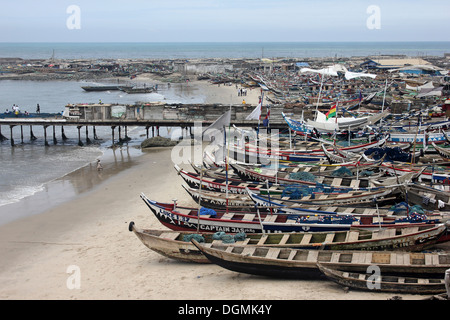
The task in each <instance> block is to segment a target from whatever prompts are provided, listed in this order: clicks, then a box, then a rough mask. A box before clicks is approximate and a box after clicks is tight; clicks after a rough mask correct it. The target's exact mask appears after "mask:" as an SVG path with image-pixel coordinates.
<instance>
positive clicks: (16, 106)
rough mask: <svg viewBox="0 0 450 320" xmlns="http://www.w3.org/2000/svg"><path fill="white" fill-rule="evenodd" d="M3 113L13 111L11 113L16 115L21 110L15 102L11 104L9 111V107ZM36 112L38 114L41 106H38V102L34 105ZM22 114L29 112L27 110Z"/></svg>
mask: <svg viewBox="0 0 450 320" xmlns="http://www.w3.org/2000/svg"><path fill="white" fill-rule="evenodd" d="M5 113H6V114H9V113H13V114H15V115H16V116H18V115H19V114H20V113H21V112H20V108H19V106H18V105H16V104H13V106H12V108H11V111H10V110H9V109H6V111H5ZM36 113H37V114H40V113H41V107H40V106H39V103H38V104H37V106H36ZM24 114H25V115H29V112H28V111H25V112H24Z"/></svg>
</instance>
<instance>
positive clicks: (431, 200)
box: [406, 184, 450, 211]
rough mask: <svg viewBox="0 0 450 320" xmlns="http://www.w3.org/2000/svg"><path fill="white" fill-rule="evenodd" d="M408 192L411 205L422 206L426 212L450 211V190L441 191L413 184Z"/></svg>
mask: <svg viewBox="0 0 450 320" xmlns="http://www.w3.org/2000/svg"><path fill="white" fill-rule="evenodd" d="M443 187H444V186H443ZM445 187H448V186H445ZM406 192H407V195H408V201H409V202H410V203H413V204H417V205H421V206H422V207H423V208H424V209H426V210H438V211H450V190H448V189H444V190H439V189H436V188H432V187H428V186H425V185H420V184H412V185H409V186H408V187H407V188H406Z"/></svg>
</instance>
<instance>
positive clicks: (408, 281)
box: [317, 263, 446, 294]
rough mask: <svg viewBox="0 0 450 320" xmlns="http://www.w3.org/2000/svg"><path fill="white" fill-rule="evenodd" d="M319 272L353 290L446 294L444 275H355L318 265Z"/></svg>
mask: <svg viewBox="0 0 450 320" xmlns="http://www.w3.org/2000/svg"><path fill="white" fill-rule="evenodd" d="M317 267H318V268H319V270H320V271H321V272H322V273H323V274H324V275H325V276H326V277H327V278H328V279H330V280H332V281H334V282H336V283H338V284H340V285H342V286H344V287H349V288H352V289H357V290H365V291H372V292H392V293H408V294H440V293H444V292H446V288H445V279H444V274H443V275H442V279H434V278H423V277H419V276H418V277H402V276H389V275H383V274H380V275H375V274H374V273H355V272H347V271H340V270H336V269H333V268H327V267H325V266H324V265H322V264H321V263H318V264H317Z"/></svg>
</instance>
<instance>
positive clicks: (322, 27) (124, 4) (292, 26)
mask: <svg viewBox="0 0 450 320" xmlns="http://www.w3.org/2000/svg"><path fill="white" fill-rule="evenodd" d="M73 6H76V8H78V9H79V14H78V13H77V12H75V11H73V10H68V9H69V8H73ZM374 6H375V8H376V11H373V10H372V9H370V8H373V7H374ZM0 7H1V8H2V10H1V11H0V42H249V41H250V42H316V41H317V42H323V41H450V33H449V32H448V30H449V28H450V25H449V21H450V1H447V0H428V1H427V0H410V1H406V0H389V1H387V0H369V1H367V0H342V1H338V0H278V1H277V0H270V1H269V0H163V1H159V0H158V1H153V0H127V1H124V0H110V1H104V0H88V1H86V0H52V1H50V0H40V1H35V0H34V1H32V0H15V1H10V0H0ZM368 9H370V10H368Z"/></svg>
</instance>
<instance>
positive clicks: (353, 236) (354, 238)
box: [345, 231, 359, 242]
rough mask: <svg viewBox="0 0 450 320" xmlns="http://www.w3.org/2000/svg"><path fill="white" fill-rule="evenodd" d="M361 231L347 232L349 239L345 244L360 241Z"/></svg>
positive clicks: (347, 238)
mask: <svg viewBox="0 0 450 320" xmlns="http://www.w3.org/2000/svg"><path fill="white" fill-rule="evenodd" d="M358 238H359V231H347V237H346V239H345V242H355V241H358Z"/></svg>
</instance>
